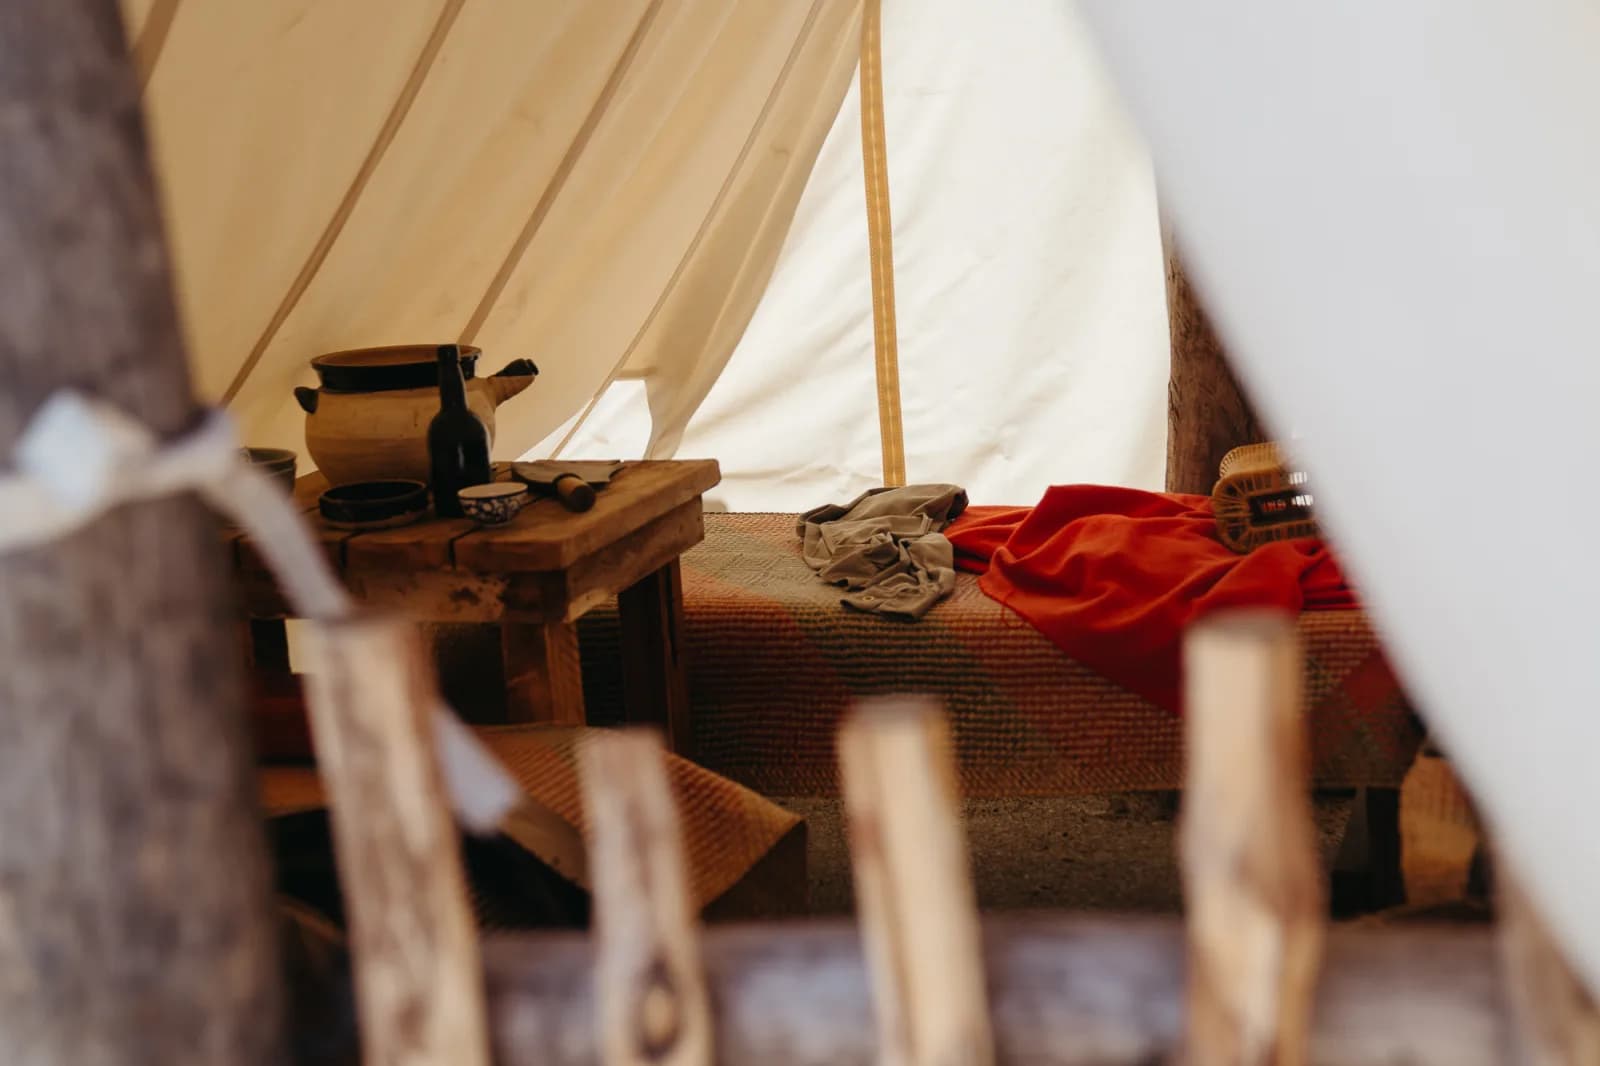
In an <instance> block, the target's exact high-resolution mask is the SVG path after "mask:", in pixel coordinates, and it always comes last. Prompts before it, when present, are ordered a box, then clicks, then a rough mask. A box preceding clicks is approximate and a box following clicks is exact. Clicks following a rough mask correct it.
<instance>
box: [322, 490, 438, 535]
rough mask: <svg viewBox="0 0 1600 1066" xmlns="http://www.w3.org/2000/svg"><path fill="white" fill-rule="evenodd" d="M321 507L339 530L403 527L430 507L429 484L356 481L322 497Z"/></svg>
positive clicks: (324, 514)
mask: <svg viewBox="0 0 1600 1066" xmlns="http://www.w3.org/2000/svg"><path fill="white" fill-rule="evenodd" d="M317 510H318V511H320V512H322V520H323V521H324V522H326V523H328V525H330V526H334V527H336V528H338V529H387V528H389V527H390V526H403V525H406V524H407V523H410V522H415V521H416V520H417V519H419V518H421V517H422V516H423V514H424V513H425V512H426V511H427V510H428V486H426V485H424V484H423V483H422V482H420V481H399V480H396V481H353V482H351V483H349V484H347V485H335V486H334V487H333V488H331V489H329V490H328V491H326V492H324V493H323V494H322V495H321V496H319V497H318V498H317Z"/></svg>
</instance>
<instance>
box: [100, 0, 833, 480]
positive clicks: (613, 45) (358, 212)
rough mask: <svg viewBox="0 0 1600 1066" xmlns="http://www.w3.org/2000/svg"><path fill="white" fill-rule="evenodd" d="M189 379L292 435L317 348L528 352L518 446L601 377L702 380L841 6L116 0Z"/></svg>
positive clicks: (729, 343) (752, 285)
mask: <svg viewBox="0 0 1600 1066" xmlns="http://www.w3.org/2000/svg"><path fill="white" fill-rule="evenodd" d="M124 14H125V18H126V21H127V24H128V30H129V39H130V42H131V43H132V48H133V50H134V54H135V57H136V59H137V60H138V61H139V63H140V65H141V66H142V67H143V68H144V70H143V77H144V79H145V82H146V86H145V94H146V95H145V103H146V111H147V114H148V116H149V122H150V126H151V131H152V141H153V146H154V149H155V157H156V162H157V170H158V174H159V177H160V179H161V182H162V186H163V194H164V201H165V205H166V211H167V225H168V229H169V233H170V238H171V243H172V245H173V249H174V254H175V260H176V271H177V276H178V286H179V303H180V307H181V310H182V312H183V315H184V319H185V324H186V329H187V332H188V334H189V341H190V350H191V352H192V353H193V359H194V363H195V366H194V370H195V377H196V381H197V385H198V387H199V389H200V391H201V392H202V394H203V395H205V396H207V397H209V398H212V399H226V400H228V401H229V402H230V406H231V409H232V410H233V412H234V414H235V416H236V418H237V419H238V420H239V422H240V423H241V425H242V427H243V432H244V434H245V436H246V438H247V440H248V441H249V442H250V443H252V444H260V445H282V446H288V447H299V446H300V445H301V442H302V417H303V416H302V415H301V413H300V411H299V409H298V408H297V407H296V406H295V405H294V403H293V400H292V398H291V391H290V390H291V388H292V387H293V386H294V385H296V384H302V383H308V382H310V381H311V380H313V379H312V378H311V375H310V373H309V371H308V369H307V366H306V364H307V362H308V360H309V359H310V358H311V357H312V356H314V355H316V354H318V353H321V352H325V351H330V350H334V349H338V348H345V347H355V346H364V345H374V344H390V343H414V342H419V341H420V342H429V343H433V342H437V341H441V340H456V339H460V340H462V341H466V342H471V343H477V344H480V345H482V346H483V347H484V348H485V350H486V353H487V357H486V360H485V362H486V363H487V364H488V365H487V366H486V368H485V369H486V370H492V369H493V368H494V367H496V366H498V365H499V364H500V363H503V362H505V361H507V360H509V359H511V358H514V357H518V356H529V357H532V358H533V359H534V360H535V361H536V362H537V363H539V365H540V368H541V370H542V371H543V373H542V375H541V378H540V380H539V382H538V383H537V384H536V385H535V387H534V388H533V389H530V390H529V391H528V392H526V393H524V394H523V395H522V396H521V397H519V398H517V399H516V400H513V401H512V402H511V403H509V404H508V405H507V406H506V407H504V408H503V409H502V410H501V412H500V414H499V418H498V423H499V425H498V439H497V441H496V451H497V454H499V455H501V456H507V455H515V454H518V453H520V452H522V451H524V450H525V449H526V448H527V447H528V446H529V445H530V444H532V443H533V442H535V441H538V440H539V439H540V438H541V437H543V436H544V435H546V434H547V433H548V432H549V431H550V430H551V429H553V428H554V427H555V426H557V425H558V424H560V423H561V422H562V420H563V419H565V418H567V417H568V416H569V415H570V414H571V413H572V412H573V411H575V410H577V409H579V408H581V407H582V406H583V405H584V404H585V403H586V402H587V401H589V400H590V399H591V397H593V396H594V395H595V394H596V393H597V392H598V391H599V390H600V389H601V388H603V386H604V385H605V383H606V382H607V381H608V380H610V379H611V377H612V376H613V375H615V374H616V373H617V372H618V371H619V370H624V369H626V368H628V367H630V366H632V367H635V368H637V367H641V366H642V367H648V368H650V369H651V370H652V371H654V372H655V373H656V374H657V376H658V377H660V378H661V379H662V380H670V381H672V382H673V385H672V387H671V388H669V389H668V390H667V391H666V392H664V393H663V394H662V395H663V397H664V400H663V402H671V403H676V402H679V401H677V400H670V397H671V396H672V395H674V394H675V393H676V394H681V395H682V396H684V397H688V398H689V399H686V400H684V401H682V402H685V403H689V404H690V405H692V403H693V399H692V398H693V397H694V396H695V394H696V392H697V391H698V392H699V393H701V394H703V392H704V390H705V389H706V388H708V387H709V382H710V381H712V380H714V379H715V378H716V375H717V371H718V368H719V367H720V365H721V363H722V362H723V361H725V359H726V356H727V353H728V352H729V351H731V350H732V347H733V345H734V344H735V342H736V341H737V339H738V337H739V335H740V334H741V332H742V331H743V327H744V323H745V320H746V319H747V318H748V317H749V315H750V313H751V311H752V310H753V308H754V306H755V304H756V301H757V299H758V297H759V294H760V292H761V291H762V289H763V288H764V287H765V283H766V279H767V273H768V271H770V269H771V265H772V263H773V261H774V260H775V258H776V254H777V249H778V248H779V246H780V245H781V242H782V239H783V237H784V234H785V233H786V231H787V228H788V223H789V219H790V216H791V215H792V212H793V208H794V204H795V202H796V200H797V199H798V196H799V192H800V189H801V188H802V187H803V185H804V180H805V176H806V175H807V174H808V173H809V172H810V169H811V164H812V161H813V160H814V158H815V156H816V153H817V151H818V149H819V147H820V145H821V143H822V139H823V137H824V135H825V134H826V132H827V130H828V127H829V124H830V123H831V121H832V118H833V115H834V114H835V112H836V111H837V108H838V102H839V100H840V98H841V97H842V96H843V94H844V92H845V89H846V87H847V84H848V82H849V78H850V74H851V71H852V70H853V66H854V60H855V55H856V49H857V34H858V32H859V20H860V2H859V0H784V2H782V3H775V4H746V3H730V2H727V0H608V2H606V3H603V4H595V3H590V2H587V0H541V2H539V3H504V4H502V3H477V4H469V3H465V2H463V0H397V2H376V0H367V2H350V3H338V4H330V3H320V2H317V0H274V2H272V3H269V4H263V3H256V2H253V0H210V2H205V3H201V2H196V0H188V2H179V0H125V7H124Z"/></svg>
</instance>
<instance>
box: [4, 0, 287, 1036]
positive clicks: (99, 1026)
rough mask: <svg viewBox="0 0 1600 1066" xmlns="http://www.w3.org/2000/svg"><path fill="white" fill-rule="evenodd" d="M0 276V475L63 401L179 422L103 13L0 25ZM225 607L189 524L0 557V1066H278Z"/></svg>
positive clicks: (164, 322)
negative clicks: (44, 406)
mask: <svg viewBox="0 0 1600 1066" xmlns="http://www.w3.org/2000/svg"><path fill="white" fill-rule="evenodd" d="M0 257H4V260H5V269H4V271H3V274H4V277H5V283H4V284H3V285H0V464H9V463H10V454H11V450H12V448H13V447H14V445H15V443H16V441H17V439H18V437H19V435H20V434H21V432H22V430H23V428H24V426H25V425H26V424H27V422H28V420H29V419H30V417H31V416H32V415H33V414H34V412H35V411H36V410H37V409H38V407H39V405H40V404H41V403H42V402H43V401H44V400H45V399H46V397H48V396H49V395H50V394H51V393H53V392H54V391H56V390H57V389H60V388H63V387H73V388H77V389H81V390H84V391H86V392H91V393H94V394H96V395H98V396H100V397H103V398H104V399H106V400H107V401H109V402H111V403H113V404H115V405H116V406H118V407H120V408H121V409H123V410H124V411H126V412H127V413H128V414H130V415H132V416H133V417H135V418H137V419H139V420H141V421H143V422H144V423H146V424H148V425H149V426H150V427H151V428H152V429H153V430H154V432H155V433H156V434H157V435H158V436H171V435H172V434H175V433H178V432H180V431H182V430H184V429H186V428H188V427H190V426H191V425H192V424H193V423H194V421H195V419H196V417H197V414H198V412H197V409H196V407H195V402H194V399H193V397H192V395H191V392H190V386H189V379H188V372H187V368H186V366H185V361H184V354H183V347H182V342H181V337H180V333H179V327H178V320H177V315H176V312H175V309H174V306H173V297H172V285H171V280H170V277H169V273H168V263H167V255H166V250H165V246H164V242H163V238H162V230H161V221H160V215H159V212H158V209H157V201H156V193H155V187H154V184H153V182H152V179H151V174H150V169H149V163H148V157H147V151H146V145H145V135H144V128H143V125H142V123H141V118H140V113H139V87H138V82H137V79H136V78H135V76H134V71H133V68H132V65H131V63H130V60H129V56H128V51H127V44H126V42H125V40H124V35H123V27H122V22H121V18H120V15H119V12H118V6H117V3H116V2H115V0H50V2H48V3H22V4H6V5H4V8H3V12H0ZM5 520H6V516H4V515H0V522H3V521H5ZM231 599H232V597H231V595H230V590H229V587H228V584H227V570H226V568H225V566H224V559H223V546H222V540H221V538H220V537H219V536H218V532H217V525H216V522H215V521H214V520H213V519H212V518H211V517H210V516H209V515H207V514H206V513H205V511H204V510H203V509H202V507H201V505H200V504H199V503H198V502H197V501H196V500H194V499H192V498H173V499H165V500H159V501H155V502H149V503H140V504H135V505H130V506H126V507H122V508H119V509H117V510H116V511H114V512H112V513H110V514H108V515H106V516H105V517H103V518H101V519H100V520H98V521H96V522H94V523H92V524H91V525H90V526H88V527H87V528H85V529H83V530H81V531H79V532H77V533H75V534H73V535H71V536H69V537H66V538H64V539H61V540H59V541H57V542H54V543H50V544H46V545H44V546H41V547H37V548H34V549H30V550H26V551H19V552H15V553H12V554H9V555H0V1061H3V1062H5V1063H8V1064H18V1066H22V1064H40V1066H112V1064H127V1066H134V1064H139V1066H144V1064H154V1063H161V1064H163V1066H183V1064H189V1063H193V1064H200V1063H205V1064H211V1063H223V1062H226V1063H229V1064H230V1066H258V1064H259V1066H264V1064H267V1063H277V1062H280V1061H281V1058H280V1050H281V1048H282V1037H283V1034H282V1031H281V1021H280V1016H281V1011H282V1006H281V997H282V990H281V988H280V976H279V970H278V951H277V941H276V928H275V926H274V924H273V920H272V910H271V896H270V871H269V868H268V863H267V857H266V849H265V846H264V842H263V838H262V832H261V825H260V820H259V817H258V815H257V811H256V802H255V797H254V789H253V782H254V778H253V776H252V774H251V772H250V758H249V752H248V746H247V743H246V736H245V729H244V715H243V706H242V699H243V691H244V690H243V684H242V678H241V671H240V649H239V647H238V642H237V640H236V632H237V630H236V627H235V625H234V624H233V606H232V602H231Z"/></svg>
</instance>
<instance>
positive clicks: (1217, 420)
mask: <svg viewBox="0 0 1600 1066" xmlns="http://www.w3.org/2000/svg"><path fill="white" fill-rule="evenodd" d="M1161 246H1162V251H1163V252H1164V254H1165V257H1166V264H1167V327H1168V329H1169V330H1170V332H1171V334H1172V372H1171V373H1172V376H1171V378H1170V379H1169V380H1168V383H1167V491H1168V492H1195V493H1201V494H1205V495H1209V494H1210V492H1211V488H1212V486H1213V485H1215V484H1216V483H1217V467H1218V466H1219V465H1220V464H1221V462H1222V457H1223V456H1224V455H1226V454H1227V453H1228V451H1229V449H1231V448H1237V447H1238V446H1239V445H1241V444H1254V443H1256V442H1258V441H1264V440H1266V439H1267V434H1266V433H1265V431H1263V430H1262V428H1261V423H1260V421H1259V420H1258V419H1257V418H1256V413H1255V409H1254V408H1252V407H1251V406H1250V400H1249V398H1248V397H1246V396H1245V394H1244V390H1242V389H1241V388H1240V387H1239V382H1238V381H1237V380H1236V379H1235V378H1234V376H1233V372H1232V371H1231V370H1230V369H1229V368H1228V359H1227V355H1226V353H1225V352H1224V351H1223V349H1222V342H1221V341H1220V340H1218V339H1217V335H1216V332H1215V331H1214V330H1213V329H1212V328H1211V323H1210V321H1209V320H1208V319H1207V318H1206V313H1205V310H1204V309H1203V308H1202V307H1201V306H1200V301H1199V299H1198V298H1197V297H1196V296H1195V292H1194V289H1193V288H1192V287H1191V286H1190V284H1189V279H1188V276H1187V275H1186V274H1185V273H1184V270H1183V263H1182V260H1181V259H1180V257H1179V255H1178V248H1177V244H1176V242H1175V241H1174V239H1173V235H1172V229H1171V227H1170V226H1169V225H1167V224H1166V220H1165V219H1163V220H1162V226H1161Z"/></svg>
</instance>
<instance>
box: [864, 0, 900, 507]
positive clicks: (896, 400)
mask: <svg viewBox="0 0 1600 1066" xmlns="http://www.w3.org/2000/svg"><path fill="white" fill-rule="evenodd" d="M882 27H883V0H866V6H865V7H864V8H863V9H862V12H861V169H862V171H863V172H864V173H865V174H866V180H867V251H868V254H869V256H870V257H871V263H872V350H873V353H874V356H875V363H876V367H877V379H878V439H879V441H880V442H881V444H882V447H883V483H884V484H885V485H904V484H905V483H906V445H905V429H904V427H903V426H902V425H901V424H900V351H899V343H900V342H899V339H898V337H897V334H896V327H895V321H894V227H893V226H892V225H891V222H890V218H889V153H888V143H887V141H886V139H885V136H884V128H883V40H882V37H883V34H882Z"/></svg>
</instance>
